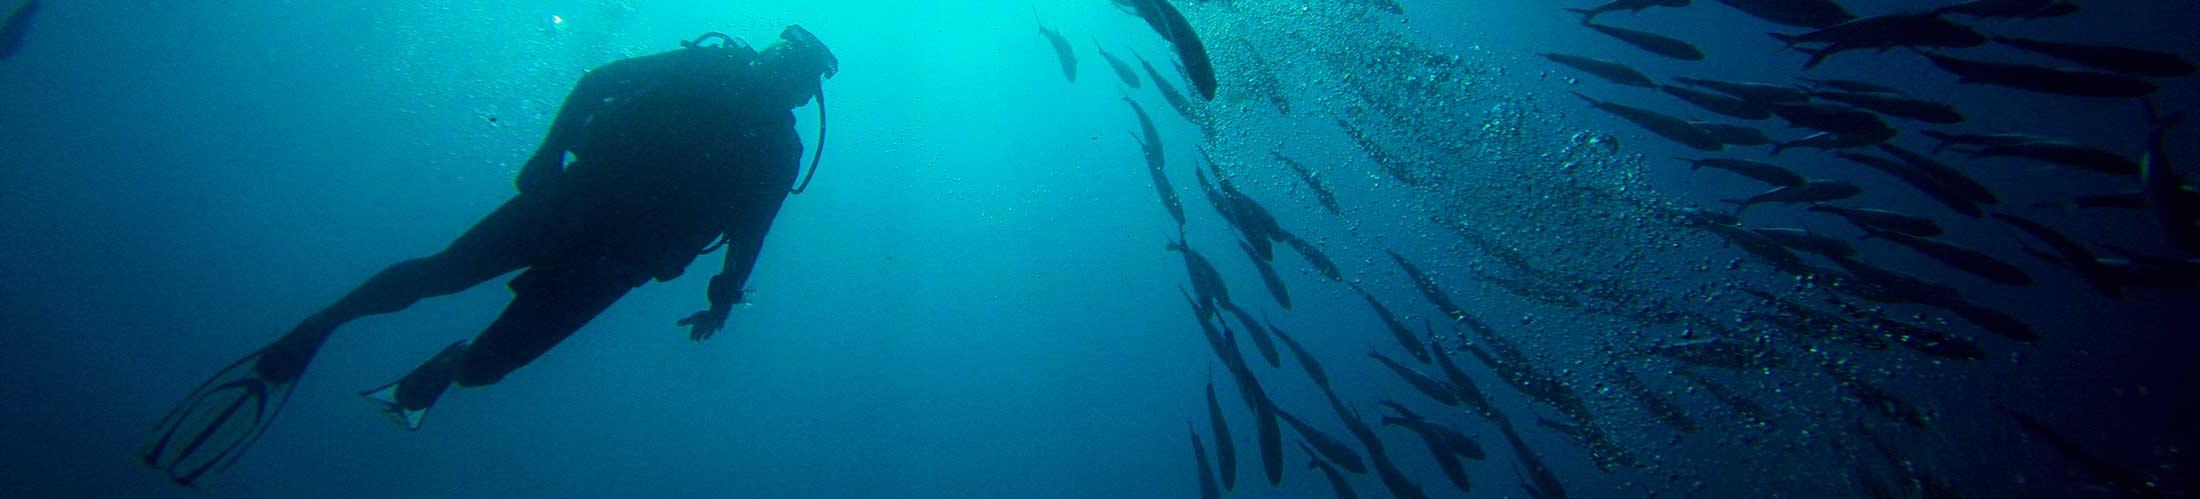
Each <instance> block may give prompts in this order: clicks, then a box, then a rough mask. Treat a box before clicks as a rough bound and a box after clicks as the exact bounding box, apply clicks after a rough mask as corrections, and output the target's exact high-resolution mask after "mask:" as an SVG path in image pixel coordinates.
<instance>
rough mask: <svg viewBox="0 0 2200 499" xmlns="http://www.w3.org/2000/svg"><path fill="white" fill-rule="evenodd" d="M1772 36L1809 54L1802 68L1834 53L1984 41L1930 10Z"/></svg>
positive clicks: (1962, 45)
mask: <svg viewBox="0 0 2200 499" xmlns="http://www.w3.org/2000/svg"><path fill="white" fill-rule="evenodd" d="M1772 37H1773V38H1775V39H1778V40H1780V41H1781V42H1782V43H1786V44H1787V46H1788V47H1789V48H1796V49H1797V50H1802V51H1803V52H1804V53H1808V54H1810V60H1809V61H1808V62H1804V63H1803V68H1804V69H1809V68H1815V67H1818V65H1819V64H1820V63H1824V62H1825V61H1826V59H1828V58H1831V57H1833V56H1834V55H1835V54H1839V53H1842V52H1846V51H1850V50H1865V49H1877V50H1886V49H1890V48H1895V47H1947V48H1965V47H1977V46H1980V45H1985V44H1986V42H1987V38H1986V35H1985V34H1983V33H1979V32H1978V30H1976V29H1972V28H1971V27H1970V26H1965V25H1962V24H1959V23H1956V22H1954V21H1949V20H1947V19H1945V18H1942V17H1941V16H1940V14H1939V13H1937V12H1933V11H1922V12H1898V13H1894V14H1887V15H1881V16H1872V17H1867V18H1863V19H1856V20H1852V21H1848V22H1844V23H1841V24H1837V25H1833V26H1828V27H1826V28H1825V29H1820V30H1818V31H1812V32H1809V33H1803V34H1799V35H1786V34H1780V33H1772ZM1805 44H1816V45H1819V47H1818V48H1816V49H1801V48H1798V46H1799V45H1805Z"/></svg>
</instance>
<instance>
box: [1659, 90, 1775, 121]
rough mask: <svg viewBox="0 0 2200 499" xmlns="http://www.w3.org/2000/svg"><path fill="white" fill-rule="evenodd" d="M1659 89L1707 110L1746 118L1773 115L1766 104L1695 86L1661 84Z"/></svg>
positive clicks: (1755, 118) (1757, 118) (1756, 118)
mask: <svg viewBox="0 0 2200 499" xmlns="http://www.w3.org/2000/svg"><path fill="white" fill-rule="evenodd" d="M1658 90H1662V91H1664V92H1665V93H1666V94H1667V95H1671V96H1673V97H1675V98H1678V99H1680V100H1684V101H1688V103H1689V104H1694V105H1696V107H1698V108H1702V109H1703V110H1705V111H1710V112H1714V113H1719V114H1722V115H1726V116H1728V117H1733V118H1740V119H1745V120H1761V119H1765V118H1771V117H1772V111H1768V110H1765V108H1764V106H1759V105H1757V104H1755V103H1752V102H1749V101H1747V100H1742V99H1741V98H1739V97H1732V96H1727V95H1720V94H1714V93H1710V92H1705V91H1702V90H1696V89H1693V88H1688V87H1677V86H1673V85H1659V86H1658Z"/></svg>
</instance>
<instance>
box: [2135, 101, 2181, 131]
mask: <svg viewBox="0 0 2200 499" xmlns="http://www.w3.org/2000/svg"><path fill="white" fill-rule="evenodd" d="M2139 105H2140V106H2141V107H2142V108H2144V109H2146V112H2147V127H2148V128H2151V129H2153V130H2154V131H2155V133H2161V131H2163V130H2168V129H2171V128H2176V127H2177V124H2178V123H2183V122H2184V121H2185V112H2184V111H2175V112H2171V113H2168V114H2163V113H2162V110H2161V108H2158V107H2155V105H2154V99H2144V100H2140V101H2139Z"/></svg>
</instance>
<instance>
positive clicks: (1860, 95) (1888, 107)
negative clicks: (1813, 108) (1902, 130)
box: [1813, 92, 1964, 125]
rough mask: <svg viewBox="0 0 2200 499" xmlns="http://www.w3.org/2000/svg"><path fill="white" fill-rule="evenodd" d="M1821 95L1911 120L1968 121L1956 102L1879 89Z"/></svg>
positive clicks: (1929, 121)
mask: <svg viewBox="0 0 2200 499" xmlns="http://www.w3.org/2000/svg"><path fill="white" fill-rule="evenodd" d="M1813 95H1814V96H1816V97H1817V98H1820V99H1825V100H1830V101H1834V102H1839V103H1842V104H1848V105H1851V106H1856V107H1858V108H1861V109H1866V110H1870V111H1871V112H1875V113H1879V114H1884V115H1887V116H1893V117H1896V118H1903V119H1908V120H1914V121H1920V122H1925V123H1934V124H1940V125H1952V124H1956V123H1962V122H1963V121H1964V118H1963V112H1961V111H1957V110H1956V107H1955V106H1951V105H1948V104H1945V103H1940V102H1933V101H1929V100H1924V99H1917V98H1911V97H1904V96H1901V95H1895V94H1883V93H1875V92H1818V93H1816V94H1813Z"/></svg>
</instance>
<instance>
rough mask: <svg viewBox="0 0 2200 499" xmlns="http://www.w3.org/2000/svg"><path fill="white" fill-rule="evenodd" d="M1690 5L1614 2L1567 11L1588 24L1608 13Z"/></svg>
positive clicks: (1682, 1)
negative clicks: (1579, 16) (1578, 15)
mask: <svg viewBox="0 0 2200 499" xmlns="http://www.w3.org/2000/svg"><path fill="white" fill-rule="evenodd" d="M1688 4H1689V0H1612V1H1610V2H1606V3H1605V4H1604V5H1598V6H1596V7H1591V8H1587V9H1571V8H1569V9H1566V11H1567V12H1572V13H1576V14H1581V22H1583V23H1587V22H1589V21H1590V20H1592V19H1596V17H1597V16H1598V15H1601V14H1604V13H1606V12H1618V11H1622V10H1624V11H1627V12H1630V13H1637V14H1640V13H1642V10H1643V9H1647V8H1651V7H1687V6H1688Z"/></svg>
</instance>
